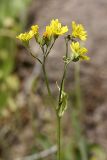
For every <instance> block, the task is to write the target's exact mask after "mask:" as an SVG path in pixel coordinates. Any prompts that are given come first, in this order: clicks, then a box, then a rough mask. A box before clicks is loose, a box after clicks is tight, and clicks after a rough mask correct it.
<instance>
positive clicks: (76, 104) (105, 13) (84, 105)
mask: <svg viewBox="0 0 107 160" xmlns="http://www.w3.org/2000/svg"><path fill="white" fill-rule="evenodd" d="M106 17H107V1H106V0H67V1H64V0H0V160H36V159H40V156H41V154H42V157H41V159H44V160H55V154H56V128H55V127H56V117H55V114H54V111H53V110H52V107H51V103H50V102H49V98H48V95H47V90H46V87H45V84H44V77H43V73H42V72H41V68H40V65H39V64H38V63H36V62H35V60H34V59H33V58H32V57H30V55H29V54H28V52H27V51H26V49H25V48H24V47H23V46H22V44H21V43H20V42H19V41H17V40H16V38H15V37H16V35H18V34H19V33H21V32H24V31H26V30H28V29H29V28H30V26H31V25H32V24H38V25H39V26H40V32H41V33H42V32H43V31H44V30H45V26H46V25H47V24H48V23H49V22H50V20H51V19H55V18H58V19H59V20H60V21H61V22H62V23H63V24H66V25H68V26H69V30H70V29H71V22H72V21H73V20H74V21H76V22H77V23H81V24H83V25H84V26H85V28H86V30H87V31H88V40H87V44H86V46H87V48H88V50H89V56H90V57H91V60H90V61H88V62H82V63H81V64H79V65H76V64H70V65H69V69H68V73H67V79H66V85H65V86H66V91H67V92H68V93H69V107H68V109H67V111H66V113H65V115H64V117H63V123H62V128H63V139H62V141H63V144H62V148H63V151H62V158H63V160H107V53H106V52H107V45H106V43H107V20H106ZM62 44H64V42H63V40H62V39H60V38H59V40H58V42H57V44H55V46H54V48H53V49H52V53H51V54H50V56H49V58H48V62H47V71H48V76H49V81H50V84H51V89H52V91H53V96H54V97H57V94H58V91H57V87H56V81H57V82H58V83H60V80H61V76H62V71H63V61H62V56H63V55H64V49H65V46H64V45H62ZM31 47H32V50H33V51H34V52H35V53H37V54H38V53H39V54H40V55H41V52H40V50H39V48H38V47H37V46H36V44H35V42H34V41H33V40H32V41H31ZM41 151H45V152H47V155H45V154H44V153H43V152H42V153H41Z"/></svg>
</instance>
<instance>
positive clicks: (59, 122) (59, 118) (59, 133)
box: [57, 115, 61, 160]
mask: <svg viewBox="0 0 107 160" xmlns="http://www.w3.org/2000/svg"><path fill="white" fill-rule="evenodd" d="M57 144H58V151H57V160H61V117H59V116H58V115H57Z"/></svg>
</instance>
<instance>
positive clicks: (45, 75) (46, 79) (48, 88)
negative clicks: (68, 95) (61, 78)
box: [42, 56, 52, 97]
mask: <svg viewBox="0 0 107 160" xmlns="http://www.w3.org/2000/svg"><path fill="white" fill-rule="evenodd" d="M45 62H46V58H45V56H44V59H43V64H42V69H43V73H44V77H45V82H46V86H47V90H48V94H49V96H50V97H52V95H51V90H50V87H49V82H48V77H47V74H46V70H45Z"/></svg>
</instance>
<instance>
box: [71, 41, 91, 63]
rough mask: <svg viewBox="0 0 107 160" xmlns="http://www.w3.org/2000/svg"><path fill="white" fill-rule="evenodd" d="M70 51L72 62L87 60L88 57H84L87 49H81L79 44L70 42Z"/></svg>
mask: <svg viewBox="0 0 107 160" xmlns="http://www.w3.org/2000/svg"><path fill="white" fill-rule="evenodd" d="M70 48H71V51H72V56H71V57H72V60H73V61H78V60H79V59H81V60H89V57H88V56H85V54H86V53H87V51H88V50H87V49H86V48H85V47H81V46H80V44H79V42H72V43H71V45H70Z"/></svg>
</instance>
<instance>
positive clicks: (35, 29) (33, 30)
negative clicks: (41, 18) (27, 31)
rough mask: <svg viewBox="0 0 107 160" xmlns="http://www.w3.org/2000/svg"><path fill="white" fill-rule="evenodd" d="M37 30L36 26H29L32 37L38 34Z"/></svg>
mask: <svg viewBox="0 0 107 160" xmlns="http://www.w3.org/2000/svg"><path fill="white" fill-rule="evenodd" d="M38 29H39V27H38V25H33V26H31V31H32V32H33V35H36V34H38Z"/></svg>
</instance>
